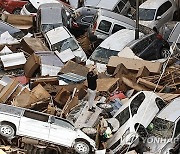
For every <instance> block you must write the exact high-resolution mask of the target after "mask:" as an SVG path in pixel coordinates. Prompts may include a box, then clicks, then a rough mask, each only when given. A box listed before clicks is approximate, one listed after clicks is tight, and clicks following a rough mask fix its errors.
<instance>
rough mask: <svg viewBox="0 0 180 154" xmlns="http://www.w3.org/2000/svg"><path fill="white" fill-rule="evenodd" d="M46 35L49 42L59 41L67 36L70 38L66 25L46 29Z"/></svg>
mask: <svg viewBox="0 0 180 154" xmlns="http://www.w3.org/2000/svg"><path fill="white" fill-rule="evenodd" d="M46 36H47V37H48V39H49V41H50V43H51V44H55V43H57V42H60V41H62V40H65V39H67V38H70V37H71V34H70V32H69V31H68V30H67V29H66V27H64V26H61V27H57V28H55V29H52V30H50V31H48V32H47V33H46Z"/></svg>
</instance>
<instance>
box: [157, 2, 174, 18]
mask: <svg viewBox="0 0 180 154" xmlns="http://www.w3.org/2000/svg"><path fill="white" fill-rule="evenodd" d="M171 6H172V3H171V2H170V1H167V2H165V3H164V4H162V5H161V6H160V7H159V9H158V11H157V14H156V18H157V17H158V16H162V15H163V14H164V13H165V12H166V11H167V10H168V9H169V8H170V7H171Z"/></svg>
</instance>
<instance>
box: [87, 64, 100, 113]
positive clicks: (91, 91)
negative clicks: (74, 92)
mask: <svg viewBox="0 0 180 154" xmlns="http://www.w3.org/2000/svg"><path fill="white" fill-rule="evenodd" d="M95 69H96V65H93V66H92V67H91V68H90V69H89V72H88V74H87V83H88V103H89V110H88V111H92V112H95V107H94V99H95V97H96V87H97V79H98V75H97V72H96V70H95Z"/></svg>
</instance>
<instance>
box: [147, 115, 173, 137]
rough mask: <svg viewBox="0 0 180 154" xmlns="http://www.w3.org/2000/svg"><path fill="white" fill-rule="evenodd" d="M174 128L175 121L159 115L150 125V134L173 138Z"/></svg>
mask: <svg viewBox="0 0 180 154" xmlns="http://www.w3.org/2000/svg"><path fill="white" fill-rule="evenodd" d="M173 129H174V123H173V122H171V121H168V120H165V119H160V118H157V117H156V118H155V119H154V120H153V121H152V122H151V123H150V125H149V126H148V131H149V133H150V134H152V135H154V136H157V137H161V138H171V137H172V135H173Z"/></svg>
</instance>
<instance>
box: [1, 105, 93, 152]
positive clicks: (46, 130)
mask: <svg viewBox="0 0 180 154" xmlns="http://www.w3.org/2000/svg"><path fill="white" fill-rule="evenodd" d="M0 135H1V136H3V137H5V138H7V139H12V138H14V137H15V136H25V137H29V138H33V139H37V140H41V141H45V142H48V143H53V144H56V145H61V146H65V147H73V148H74V149H75V151H76V152H77V153H81V154H82V153H83V154H88V153H91V152H92V151H93V150H95V142H94V140H92V139H90V138H89V137H88V136H87V135H86V134H84V133H83V132H82V131H81V130H79V129H76V128H75V127H74V126H73V125H72V124H71V123H70V122H69V121H67V120H66V119H62V118H59V117H56V116H52V115H48V114H44V113H41V112H37V111H32V110H29V109H24V108H19V107H14V106H10V105H6V104H0Z"/></svg>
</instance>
